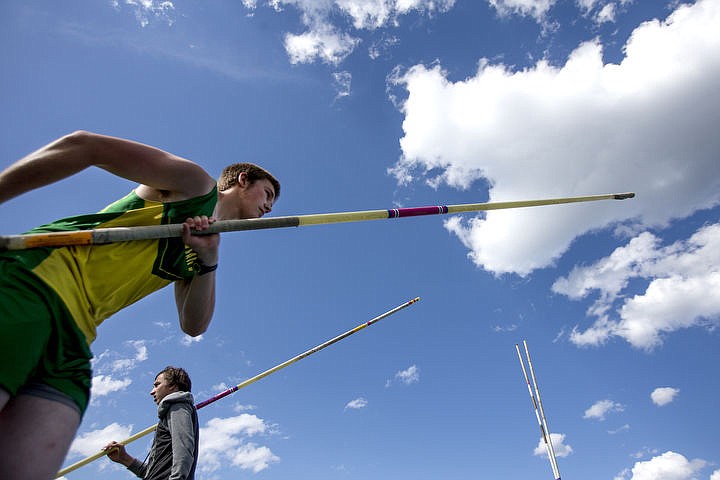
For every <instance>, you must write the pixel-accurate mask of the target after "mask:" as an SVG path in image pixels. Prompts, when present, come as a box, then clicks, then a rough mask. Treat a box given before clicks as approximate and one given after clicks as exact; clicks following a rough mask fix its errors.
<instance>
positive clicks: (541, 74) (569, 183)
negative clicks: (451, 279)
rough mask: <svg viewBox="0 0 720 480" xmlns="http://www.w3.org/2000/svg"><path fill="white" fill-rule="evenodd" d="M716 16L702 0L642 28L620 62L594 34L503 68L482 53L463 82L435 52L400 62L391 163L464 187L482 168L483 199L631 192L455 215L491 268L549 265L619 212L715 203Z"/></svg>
mask: <svg viewBox="0 0 720 480" xmlns="http://www.w3.org/2000/svg"><path fill="white" fill-rule="evenodd" d="M718 29H720V2H717V1H709V0H700V1H698V2H696V3H695V4H692V5H685V4H683V5H680V6H678V7H677V9H676V10H675V11H674V12H673V13H672V14H671V15H670V16H669V17H668V18H667V19H666V20H663V21H650V22H646V23H644V24H642V25H640V26H639V27H638V28H636V29H635V31H634V32H633V34H632V35H631V37H630V39H629V40H628V42H627V44H626V45H625V58H624V59H623V60H622V62H621V63H619V64H604V63H603V56H602V55H603V53H602V45H600V44H599V43H598V42H597V41H591V42H587V43H585V44H583V45H581V46H579V47H578V48H576V49H575V51H573V52H572V53H571V55H570V56H569V58H568V59H567V61H566V62H565V64H564V65H562V66H553V65H550V64H549V63H548V62H547V61H539V62H537V64H535V65H534V66H533V67H531V68H527V69H525V70H522V71H511V69H510V68H509V67H506V66H504V65H494V64H491V63H490V62H489V61H488V60H482V61H481V62H480V64H479V68H478V71H477V73H476V74H475V75H474V76H473V77H471V78H468V79H465V80H462V81H457V82H452V81H450V80H449V79H448V78H447V74H446V72H444V71H443V69H442V67H441V66H440V65H434V66H431V67H427V66H424V65H416V66H414V67H411V68H410V69H408V70H407V71H398V72H396V74H395V75H393V76H391V77H390V78H389V82H390V83H391V84H393V85H394V86H396V87H402V89H403V91H404V93H406V95H407V97H406V98H405V99H404V101H403V102H402V104H401V109H402V112H403V114H404V121H403V130H404V136H403V137H402V139H401V142H400V145H401V148H402V157H401V158H400V160H399V161H398V162H397V163H396V164H395V166H394V167H393V168H392V169H391V173H393V174H394V175H395V176H396V177H397V179H398V181H399V182H401V183H403V182H410V181H415V180H416V179H417V178H425V179H426V181H427V182H428V183H429V184H430V185H433V186H437V185H440V184H447V185H449V186H451V187H456V188H460V189H466V188H469V187H470V186H471V185H472V183H473V182H474V181H475V180H478V179H484V180H486V181H487V183H488V184H489V185H490V189H489V197H490V200H491V201H505V200H519V199H529V198H544V197H564V196H568V195H584V194H591V193H609V192H624V191H635V192H636V193H637V198H635V199H633V200H626V201H623V202H622V203H617V202H602V203H599V202H598V203H588V204H575V205H569V206H557V207H551V208H532V209H516V210H512V211H511V212H510V211H507V210H506V211H490V212H487V214H485V215H480V216H476V217H475V218H472V219H469V220H467V219H461V218H459V217H453V218H450V219H449V220H448V221H447V222H446V228H447V229H448V230H449V231H451V232H452V233H454V234H456V235H457V236H458V238H459V239H460V240H461V241H462V242H463V244H464V245H465V246H466V247H467V248H468V249H469V250H470V254H469V255H470V258H471V259H472V260H473V261H474V262H475V263H476V264H477V265H478V266H481V267H482V268H484V269H486V270H487V271H490V272H493V273H496V274H502V273H509V272H513V273H517V274H519V275H522V276H524V275H527V274H529V273H530V272H532V271H533V270H534V269H537V268H541V267H546V266H548V265H551V264H553V262H554V261H555V260H556V259H557V258H559V256H560V255H561V254H562V253H563V252H565V251H566V249H567V248H568V246H569V245H570V243H571V242H572V240H573V239H574V238H576V237H577V236H579V235H582V234H583V233H586V232H590V231H593V230H596V229H600V228H605V227H608V226H610V225H615V224H616V223H617V222H621V221H633V222H637V224H639V225H645V226H663V225H666V224H667V223H668V222H669V221H670V220H671V219H674V218H682V217H685V216H687V215H689V214H691V213H693V212H695V211H697V210H699V209H704V208H709V207H711V206H714V205H717V204H718V202H720V163H718V162H717V154H718V151H720V136H718V135H716V132H715V128H714V125H717V124H718V123H719V122H720V95H718V87H717V85H719V84H720V36H718V35H717V33H716V32H717V31H718ZM395 91H396V90H394V92H395ZM560 171H561V172H562V174H561V175H559V174H558V172H560ZM520 231H522V232H523V235H517V232H520Z"/></svg>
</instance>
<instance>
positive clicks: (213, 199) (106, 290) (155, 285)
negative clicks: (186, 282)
mask: <svg viewBox="0 0 720 480" xmlns="http://www.w3.org/2000/svg"><path fill="white" fill-rule="evenodd" d="M216 203H217V188H213V190H212V191H210V192H209V193H207V194H205V195H203V196H201V197H196V198H191V199H188V200H182V201H178V202H169V203H160V202H151V201H147V200H143V199H142V198H140V197H139V196H138V195H137V194H136V193H135V191H132V192H130V193H129V194H128V195H127V196H125V197H124V198H121V199H120V200H118V201H116V202H114V203H112V204H110V205H108V206H107V207H105V208H104V209H103V210H101V211H100V212H98V213H95V214H90V215H81V216H75V217H69V218H65V219H62V220H58V221H56V222H53V223H50V224H47V225H42V226H40V227H37V228H34V229H32V230H30V231H29V232H26V233H44V232H57V231H68V230H89V229H93V228H109V227H128V226H141V225H164V224H170V223H182V222H184V221H185V219H186V218H188V217H192V216H195V215H207V216H211V215H212V213H213V210H214V209H215V204H216ZM2 256H6V257H7V256H10V257H14V258H15V259H17V260H19V261H21V262H22V263H23V264H24V265H25V267H26V268H28V269H29V270H30V271H32V273H33V274H34V275H36V276H37V277H38V278H40V279H41V280H42V281H43V282H45V283H46V284H47V285H48V286H50V288H52V289H53V290H54V291H55V292H56V293H57V294H58V295H59V296H60V298H61V299H62V301H63V302H64V303H65V306H66V307H67V309H68V310H69V311H70V313H71V314H72V316H73V318H74V319H75V323H77V325H78V327H79V328H80V330H82V332H83V333H84V334H85V338H86V340H87V342H88V344H90V343H92V341H93V340H95V337H96V330H97V327H98V326H99V325H100V324H101V323H102V322H103V321H104V320H105V319H106V318H108V317H109V316H111V315H112V314H114V313H115V312H117V311H119V310H121V309H123V308H125V307H127V306H128V305H131V304H133V303H135V302H137V301H138V300H140V299H141V298H143V297H145V296H147V295H149V294H151V293H152V292H154V291H156V290H159V289H161V288H163V287H165V286H167V285H168V284H170V283H171V282H174V281H176V280H181V279H186V278H191V277H192V276H193V275H195V272H196V269H197V267H198V265H197V254H195V252H193V251H192V250H191V249H190V248H189V247H186V246H185V244H184V242H183V241H182V238H169V239H168V238H166V239H154V240H138V241H131V242H119V243H111V244H105V245H83V246H71V247H59V248H35V249H30V250H22V251H13V252H5V253H4V254H3V255H2Z"/></svg>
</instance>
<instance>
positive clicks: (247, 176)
mask: <svg viewBox="0 0 720 480" xmlns="http://www.w3.org/2000/svg"><path fill="white" fill-rule="evenodd" d="M90 166H96V167H100V168H102V169H104V170H107V171H109V172H111V173H113V174H115V175H117V176H119V177H123V178H126V179H128V180H131V181H134V182H137V183H139V186H138V187H137V188H135V189H134V190H133V191H132V192H131V193H130V194H128V195H127V196H125V197H124V198H122V199H120V200H118V201H116V202H114V203H112V204H110V205H109V206H108V207H106V208H105V209H103V210H102V211H100V212H98V213H96V214H91V215H83V216H78V217H70V218H66V219H63V220H60V221H58V222H53V223H51V224H48V225H43V226H41V227H38V228H36V229H33V230H32V231H31V232H33V233H34V232H47V231H62V230H81V229H91V228H98V227H118V226H137V225H156V224H167V223H183V235H182V238H175V239H161V240H142V241H134V242H122V243H115V244H108V245H89V246H75V247H59V248H36V249H29V250H23V251H13V252H6V253H3V254H0V452H2V455H0V477H2V478H3V479H8V480H12V479H22V480H32V479H46V478H53V477H54V476H55V473H56V472H57V471H58V469H59V468H60V466H61V464H62V461H63V459H64V457H65V455H66V453H67V450H68V448H69V446H70V443H71V442H72V439H73V437H74V435H75V432H76V431H77V428H78V426H79V424H80V420H81V418H82V415H83V413H84V411H85V408H86V407H87V403H88V399H89V387H90V380H91V372H90V358H91V356H92V355H91V353H90V349H89V345H90V344H91V343H92V341H93V340H94V339H95V336H96V329H97V327H98V326H99V325H100V324H101V323H102V322H103V321H104V320H105V319H106V318H108V317H109V316H111V315H112V314H113V313H115V312H117V311H118V310H121V309H122V308H124V307H126V306H128V305H130V304H132V303H134V302H136V301H138V300H139V299H141V298H143V297H145V296H146V295H149V294H150V293H152V292H154V291H156V290H158V289H160V288H163V287H164V286H167V285H169V284H170V283H173V284H174V287H175V301H176V305H177V310H178V318H179V322H180V327H181V328H182V330H183V332H185V333H187V334H188V335H191V336H197V335H200V334H202V333H203V332H204V331H205V330H206V329H207V327H208V325H209V323H210V320H211V318H212V315H213V310H214V306H215V273H214V270H215V268H216V267H217V264H218V247H219V242H220V239H219V236H218V235H217V234H213V235H202V236H197V235H191V234H190V232H191V230H205V229H207V228H208V226H209V225H210V224H211V223H213V222H214V221H216V220H229V219H240V218H259V217H261V216H263V215H264V214H266V213H268V212H270V210H271V209H272V206H273V203H274V202H275V200H276V198H277V196H278V195H279V193H280V184H279V183H278V182H277V180H276V179H275V178H274V177H273V176H272V175H270V174H269V173H268V172H267V171H265V170H263V169H262V168H260V167H258V166H256V165H253V164H249V163H239V164H234V165H231V166H229V167H227V168H226V169H225V170H224V171H223V173H222V175H221V177H220V179H219V180H218V181H217V182H216V181H215V180H214V179H213V178H212V177H211V176H210V175H209V174H208V173H207V172H206V171H205V170H203V169H202V168H201V167H200V166H198V165H197V164H195V163H193V162H191V161H189V160H187V159H184V158H181V157H178V156H175V155H173V154H170V153H168V152H165V151H162V150H159V149H157V148H154V147H151V146H148V145H143V144H140V143H137V142H133V141H129V140H124V139H120V138H115V137H108V136H104V135H98V134H93V133H89V132H83V131H78V132H75V133H72V134H70V135H67V136H65V137H62V138H60V139H58V140H56V141H55V142H52V143H50V144H49V145H47V146H45V147H43V148H41V149H40V150H37V151H36V152H33V153H31V154H30V155H28V156H26V157H24V158H23V159H21V160H19V161H18V162H16V163H15V164H13V165H11V166H10V167H8V168H7V169H6V170H4V171H3V172H2V173H0V203H3V202H5V201H6V200H9V199H11V198H14V197H16V196H18V195H20V194H22V193H24V192H27V191H29V190H32V189H35V188H39V187H42V186H44V185H48V184H50V183H53V182H55V181H58V180H61V179H62V178H66V177H68V176H70V175H72V174H74V173H77V172H79V171H81V170H83V169H85V168H88V167H90Z"/></svg>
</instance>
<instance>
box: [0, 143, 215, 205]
mask: <svg viewBox="0 0 720 480" xmlns="http://www.w3.org/2000/svg"><path fill="white" fill-rule="evenodd" d="M91 166H96V167H99V168H102V169H104V170H107V171H108V172H110V173H113V174H115V175H117V176H119V177H122V178H126V179H128V180H131V181H134V182H137V183H139V184H141V185H140V187H138V190H137V193H138V195H140V196H141V197H143V198H146V199H148V200H156V201H175V200H183V199H186V198H192V197H195V196H199V195H203V194H205V193H207V192H209V191H210V189H212V188H213V186H214V185H215V180H214V179H213V178H212V177H211V176H210V175H208V173H207V172H205V170H203V169H202V168H201V167H200V166H198V165H197V164H195V163H193V162H191V161H190V160H187V159H184V158H181V157H178V156H176V155H173V154H171V153H168V152H165V151H163V150H160V149H158V148H155V147H151V146H148V145H144V144H141V143H137V142H133V141H131V140H124V139H121V138H116V137H109V136H105V135H98V134H94V133H90V132H84V131H77V132H74V133H71V134H69V135H66V136H64V137H62V138H60V139H58V140H56V141H54V142H52V143H50V144H48V145H46V146H44V147H42V148H41V149H39V150H37V151H35V152H33V153H31V154H29V155H27V156H26V157H24V158H22V159H20V160H18V161H17V162H15V163H14V164H13V165H11V166H10V167H8V168H7V169H5V170H4V171H3V172H2V173H0V203H3V202H5V201H7V200H9V199H11V198H14V197H16V196H18V195H21V194H22V193H25V192H28V191H30V190H33V189H36V188H40V187H43V186H45V185H49V184H51V183H54V182H57V181H58V180H61V179H63V178H67V177H69V176H71V175H73V174H75V173H78V172H80V171H82V170H84V169H86V168H88V167H91Z"/></svg>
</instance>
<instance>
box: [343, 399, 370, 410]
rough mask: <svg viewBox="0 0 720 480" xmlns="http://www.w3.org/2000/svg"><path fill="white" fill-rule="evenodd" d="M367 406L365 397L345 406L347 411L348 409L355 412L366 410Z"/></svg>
mask: <svg viewBox="0 0 720 480" xmlns="http://www.w3.org/2000/svg"><path fill="white" fill-rule="evenodd" d="M367 404H368V401H367V400H365V399H364V398H363V397H358V398H356V399H355V400H350V401H349V402H348V403H347V405H345V410H347V409H348V408H351V409H353V410H357V409H360V408H365V407H367Z"/></svg>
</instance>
